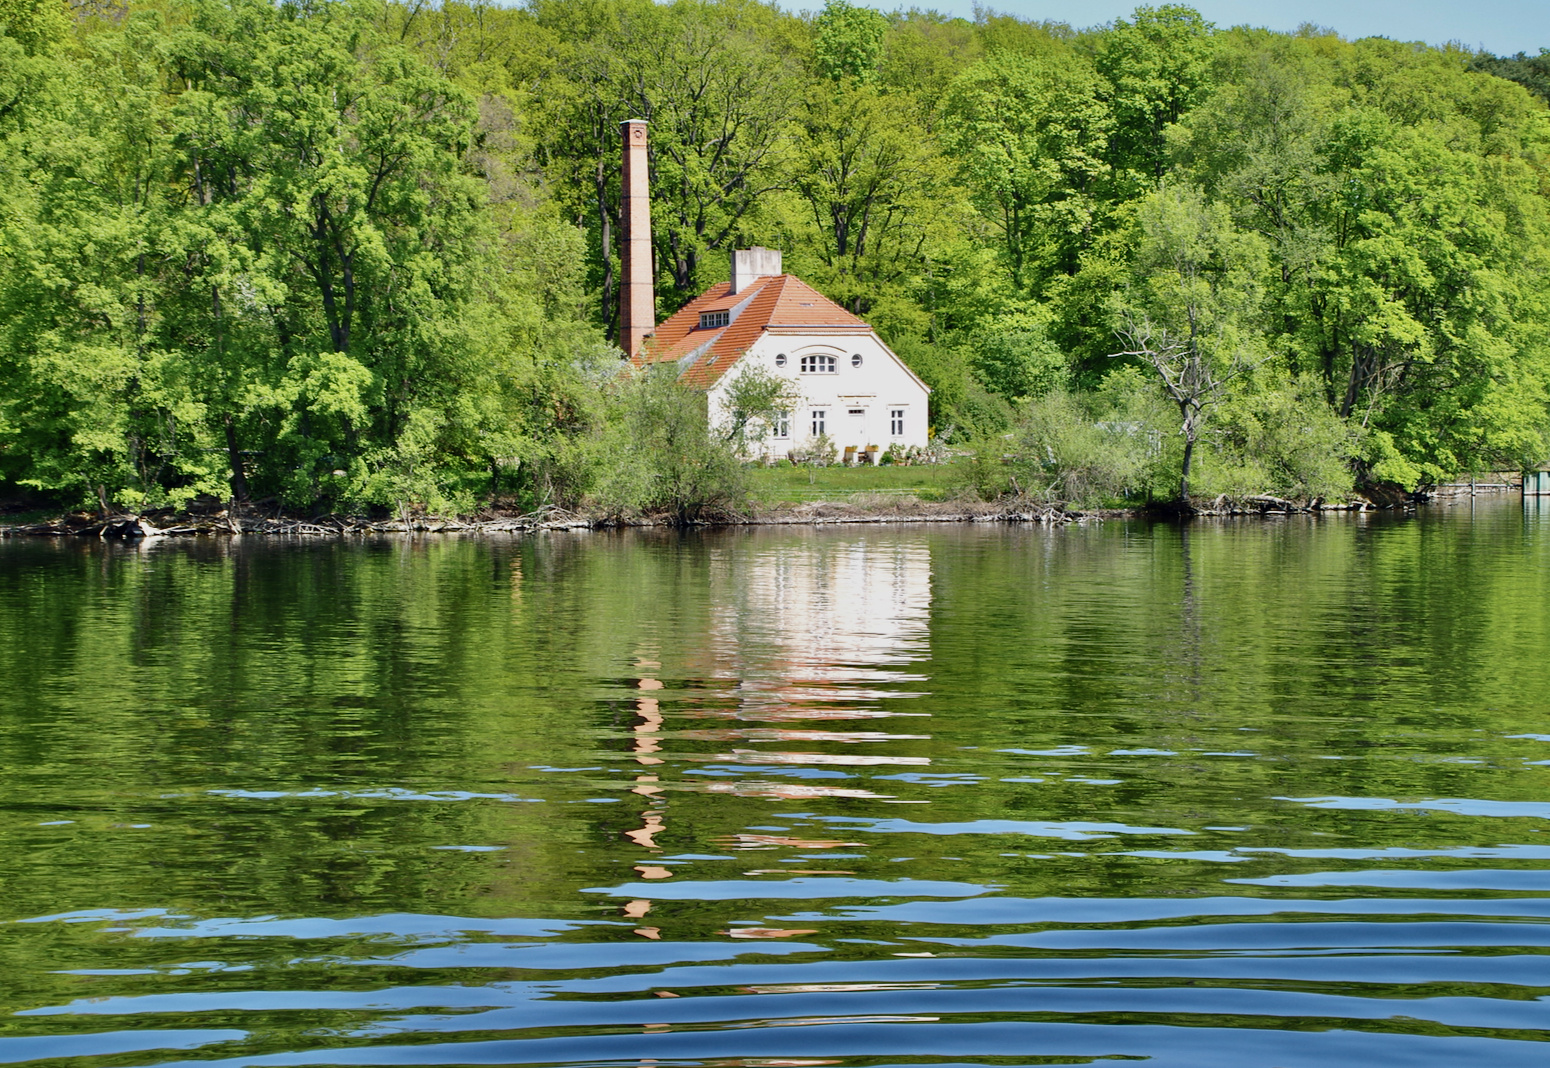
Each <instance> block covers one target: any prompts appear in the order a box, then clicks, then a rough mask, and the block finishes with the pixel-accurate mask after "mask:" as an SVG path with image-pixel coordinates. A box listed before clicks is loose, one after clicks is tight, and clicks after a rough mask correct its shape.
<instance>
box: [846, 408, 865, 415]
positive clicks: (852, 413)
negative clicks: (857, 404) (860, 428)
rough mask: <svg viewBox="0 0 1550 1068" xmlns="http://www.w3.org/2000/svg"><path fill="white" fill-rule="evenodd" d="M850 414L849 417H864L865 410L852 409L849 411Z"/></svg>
mask: <svg viewBox="0 0 1550 1068" xmlns="http://www.w3.org/2000/svg"><path fill="white" fill-rule="evenodd" d="M850 414H851V415H865V414H866V409H865V408H852V409H850Z"/></svg>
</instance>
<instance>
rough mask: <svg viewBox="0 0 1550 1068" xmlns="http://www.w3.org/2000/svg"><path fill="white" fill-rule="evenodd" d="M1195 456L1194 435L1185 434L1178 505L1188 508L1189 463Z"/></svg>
mask: <svg viewBox="0 0 1550 1068" xmlns="http://www.w3.org/2000/svg"><path fill="white" fill-rule="evenodd" d="M1194 455H1195V435H1194V434H1191V433H1189V432H1188V431H1186V432H1185V435H1184V470H1183V473H1182V474H1181V475H1180V476H1179V503H1180V504H1182V505H1183V506H1184V507H1186V508H1188V507H1189V463H1190V460H1191V459H1192V458H1193V457H1194Z"/></svg>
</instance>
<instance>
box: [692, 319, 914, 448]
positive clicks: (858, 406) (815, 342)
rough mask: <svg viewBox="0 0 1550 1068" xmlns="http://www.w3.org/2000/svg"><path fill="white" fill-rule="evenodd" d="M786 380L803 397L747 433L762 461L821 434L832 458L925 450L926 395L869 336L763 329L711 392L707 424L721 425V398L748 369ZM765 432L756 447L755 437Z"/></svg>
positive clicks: (906, 370) (723, 414)
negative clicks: (851, 451)
mask: <svg viewBox="0 0 1550 1068" xmlns="http://www.w3.org/2000/svg"><path fill="white" fill-rule="evenodd" d="M750 366H753V367H758V368H761V369H763V370H764V371H766V372H768V373H770V374H772V375H776V376H779V377H781V378H785V379H787V380H788V381H790V382H791V383H792V386H793V391H794V393H795V394H797V395H799V396H800V397H801V401H800V403H798V404H797V405H796V406H795V407H794V408H793V409H792V410H791V411H790V412H789V413H788V416H787V418H786V419H785V420H783V424H784V425H781V426H776V427H759V428H750V429H751V432H750V435H749V437H750V440H751V441H754V442H755V450H756V451H758V452H760V453H761V454H762V455H764V456H766V457H768V458H773V459H779V458H782V457H784V456H785V455H786V453H788V452H790V451H791V450H792V449H796V448H801V447H803V446H805V445H807V444H810V443H811V442H812V440H813V439H814V438H817V437H818V436H819V435H820V434H827V435H828V437H829V440H830V441H831V442H833V443H834V446H835V448H836V449H837V450H838V455H839V456H841V457H843V456H844V454H845V449H846V448H847V447H854V448H855V449H856V451H857V453H858V454H859V453H860V452H861V451H863V450H865V449H867V448H869V447H871V446H876V448H877V450H878V455H879V456H880V455H881V454H882V453H883V452H886V451H887V450H888V448H889V447H890V446H893V447H896V448H907V447H909V446H918V447H924V446H925V445H926V444H927V443H928V441H929V435H928V432H927V429H928V422H927V418H928V417H927V411H926V404H927V396H928V394H929V392H930V391H929V390H928V389H927V388H926V385H925V383H924V382H922V381H921V380H920V379H919V378H917V377H916V376H915V374H914V372H912V371H911V370H910V369H909V368H908V367H906V366H905V365H904V361H902V360H900V359H899V357H898V356H896V355H894V353H893V351H892V350H891V349H889V348H888V346H887V345H884V344H883V342H882V339H881V338H879V337H878V336H877V335H876V334H875V333H872V332H870V331H868V332H864V333H863V332H859V331H857V332H848V333H825V332H824V331H823V328H822V327H818V328H815V329H814V330H813V331H811V332H800V331H799V328H797V329H794V328H789V327H788V328H784V329H782V328H772V329H769V330H766V331H765V332H764V333H763V334H762V335H761V336H760V337H759V338H758V340H756V341H755V342H754V343H753V344H752V345H751V346H749V348H748V350H747V351H746V352H745V353H744V354H743V356H742V357H741V358H740V359H739V360H738V361H737V363H736V364H735V365H733V366H732V367H731V368H730V369H729V370H728V371H727V373H726V374H725V375H723V376H722V378H721V380H720V381H719V382H717V383H716V385H715V386H713V387H711V389H710V390H709V395H708V401H709V405H710V420H711V425H713V426H715V425H719V424H723V423H725V422H726V421H727V418H728V414H729V413H728V411H727V405H726V396H727V391H728V389H729V387H730V386H731V383H732V382H733V381H734V380H735V379H736V378H737V376H738V374H739V373H740V372H741V371H742V370H743V369H744V368H747V367H750ZM761 431H762V432H763V439H762V442H761V441H758V440H757V438H758V435H759V434H760V433H761Z"/></svg>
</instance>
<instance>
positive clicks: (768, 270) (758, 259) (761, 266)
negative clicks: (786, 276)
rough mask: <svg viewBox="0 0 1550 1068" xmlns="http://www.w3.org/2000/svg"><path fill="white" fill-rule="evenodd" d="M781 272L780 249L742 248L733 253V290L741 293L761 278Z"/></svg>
mask: <svg viewBox="0 0 1550 1068" xmlns="http://www.w3.org/2000/svg"><path fill="white" fill-rule="evenodd" d="M780 273H781V270H780V249H778V248H761V247H760V246H758V245H755V246H754V247H753V248H740V249H736V250H734V251H733V253H732V292H734V293H740V292H742V291H743V290H744V289H746V288H747V287H748V286H749V285H750V284H751V283H753V282H756V281H758V280H759V279H760V278H773V277H774V276H776V275H778V274H780Z"/></svg>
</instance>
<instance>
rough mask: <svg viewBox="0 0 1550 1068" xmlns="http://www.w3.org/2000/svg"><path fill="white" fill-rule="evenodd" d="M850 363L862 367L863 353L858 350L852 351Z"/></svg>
mask: <svg viewBox="0 0 1550 1068" xmlns="http://www.w3.org/2000/svg"><path fill="white" fill-rule="evenodd" d="M850 365H851V366H852V367H860V366H861V353H859V352H856V353H852V354H851V357H850Z"/></svg>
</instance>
